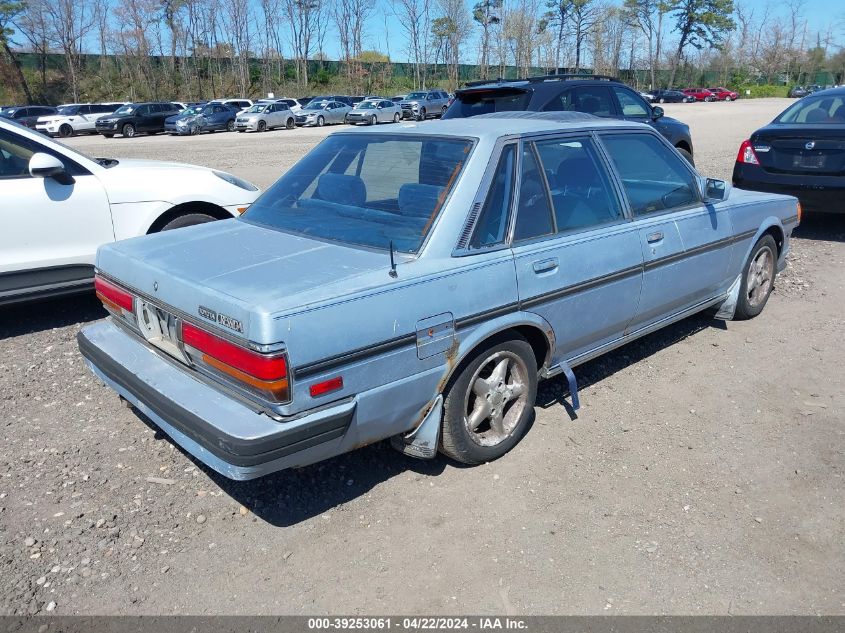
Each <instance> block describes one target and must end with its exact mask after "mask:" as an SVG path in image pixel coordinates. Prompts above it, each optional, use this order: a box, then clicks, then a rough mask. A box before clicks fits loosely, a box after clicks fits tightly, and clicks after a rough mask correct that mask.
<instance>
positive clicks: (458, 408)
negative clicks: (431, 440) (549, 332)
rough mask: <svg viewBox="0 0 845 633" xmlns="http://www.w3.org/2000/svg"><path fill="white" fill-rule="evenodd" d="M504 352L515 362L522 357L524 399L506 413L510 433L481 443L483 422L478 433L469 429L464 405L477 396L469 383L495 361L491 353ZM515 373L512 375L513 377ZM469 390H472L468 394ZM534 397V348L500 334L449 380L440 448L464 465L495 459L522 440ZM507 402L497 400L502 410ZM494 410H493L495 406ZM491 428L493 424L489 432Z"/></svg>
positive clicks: (532, 412) (521, 340)
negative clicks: (495, 439) (491, 441)
mask: <svg viewBox="0 0 845 633" xmlns="http://www.w3.org/2000/svg"><path fill="white" fill-rule="evenodd" d="M498 354H502V355H506V356H507V357H512V358H513V360H514V361H516V359H521V363H522V364H521V365H520V368H521V369H520V371H521V372H524V373H525V376H524V377H523V380H524V385H525V391H524V392H523V393H524V394H525V400H524V403H522V405H521V406H522V408H521V411H520V410H519V409H517V410H515V411H513V410H512V409H508V413H506V414H504V416H507V415H508V414H509V413H512V414H513V417H514V418H515V419H514V420H513V424H512V425H511V426H510V430H509V432H508V433H507V434H506V436H505V437H504V439H501V440H499V441H498V442H497V443H495V444H493V445H484V444H483V443H482V442H484V441H485V438H484V430H483V424H482V426H480V427H478V428H479V429H482V431H481V432H476V431H472V430H470V429H469V428H468V422H467V421H466V418H467V404H468V401H469V399H470V398H472V397H475V398H478V397H480V396H477V395H475V392H474V391H473V390H472V385H471V383H472V382H475V380H477V379H476V378H475V377H476V374H477V373H478V372H480V371H482V370H483V369H484V368H485V367H486V366H488V365H489V364H490V363H495V362H497V360H493V357H494V355H498ZM514 376H515V375H514V374H511V377H512V378H514ZM470 391H473V393H472V394H470ZM536 397H537V361H536V359H535V358H534V351H533V350H532V348H531V345H529V344H528V341H526V340H525V339H524V338H522V337H521V336H519V335H518V334H515V333H514V334H511V335H508V336H501V337H497V338H495V339H492V340H491V341H490V342H489V343H487V344H486V345H484V346H483V347H481V348H479V349H477V350H476V351H475V352H473V354H472V356H471V357H470V358H469V359H468V361H467V362H466V363H465V364H464V367H463V369H462V370H461V371H460V373H459V374H458V375H457V377H456V378H455V379H454V380H453V381H451V385H450V386H449V387H448V388H447V390H446V393H445V399H444V401H443V429H442V430H443V432H442V434H441V441H440V451H441V452H442V453H444V454H445V455H448V456H449V457H451V458H452V459H454V460H457V461H459V462H461V463H463V464H480V463H483V462H488V461H492V460H494V459H498V458H499V457H501V456H502V455H504V454H505V453H507V452H508V451H509V450H511V449H512V448H513V447H514V446H516V444H517V443H518V442H519V441H520V440H521V439H522V437H523V435H525V432H526V431H527V430H528V426H529V424H530V422H531V420H532V418H533V415H534V401H535V399H536ZM506 405H507V403H506V402H505V403H500V404H498V406H501V407H502V408H503V410H504V407H505V406H506ZM494 410H495V409H494ZM490 431H492V426H491V427H489V430H488V432H490Z"/></svg>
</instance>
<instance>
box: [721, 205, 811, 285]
mask: <svg viewBox="0 0 845 633" xmlns="http://www.w3.org/2000/svg"><path fill="white" fill-rule="evenodd" d="M722 204H727V205H729V207H728V208H729V213H730V216H731V222H732V223H733V228H734V236H735V237H736V239H737V241H736V243H735V244H734V247H733V253H732V257H731V265H730V276H731V278H732V279H733V278H735V277H736V276H737V275H739V274H740V272H741V271H742V268H743V266H744V265H745V262H746V260H747V259H748V256H749V255H750V254H751V249H752V248H753V247H754V245H755V244H756V243H757V241H758V240H759V239H760V238H761V237H762V236H763V234H764V233H766V232H772V233H774V234H775V235H776V236H779V237H781V238H782V239H781V240H778V239H777V237H776V241H779V244H778V246H779V257H778V264H779V268H780V267H782V265H783V264H784V262H785V260H786V256H787V254H788V252H789V240H790V236H791V235H792V231H793V229H794V228H795V227H796V226H797V225H798V200H797V198H794V197H793V196H782V195H778V194H767V193H757V192H751V191H745V190H742V189H732V190H731V193H730V197H729V198H728V200H727V201H725V202H724V203H722Z"/></svg>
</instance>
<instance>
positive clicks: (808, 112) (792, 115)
mask: <svg viewBox="0 0 845 633" xmlns="http://www.w3.org/2000/svg"><path fill="white" fill-rule="evenodd" d="M844 103H845V102H843V99H842V98H841V97H823V96H815V97H814V96H809V97H804V98H803V99H801V100H800V101H799V102H798V103H795V104H793V105H792V106H790V107H789V108H787V109H786V111H785V112H784V113H783V114H781V115H780V116H779V117H778V118H777V119H776V121H777V122H778V123H792V124H795V123H803V124H810V125H818V124H830V123H839V124H842V123H845V104H844Z"/></svg>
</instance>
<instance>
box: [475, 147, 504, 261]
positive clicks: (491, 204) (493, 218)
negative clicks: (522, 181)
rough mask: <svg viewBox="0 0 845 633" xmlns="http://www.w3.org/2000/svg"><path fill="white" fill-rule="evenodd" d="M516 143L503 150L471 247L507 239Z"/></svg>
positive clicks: (497, 242) (498, 242)
mask: <svg viewBox="0 0 845 633" xmlns="http://www.w3.org/2000/svg"><path fill="white" fill-rule="evenodd" d="M515 147H516V146H515V145H508V146H507V147H505V148H504V150H502V155H501V157H500V158H499V164H498V166H497V167H496V173H495V174H494V175H493V181H492V182H491V183H490V190H489V191H488V192H487V199H486V200H485V201H484V207H483V208H482V210H481V215H479V216H478V221H477V222H476V225H475V231H474V232H473V234H472V239H471V240H470V243H469V246H470V248H483V247H485V246H492V245H494V244H501V243H502V242H504V241H505V233H506V232H507V230H508V210H509V209H510V203H511V197H512V195H513V175H514V157H515V156H516V151H515Z"/></svg>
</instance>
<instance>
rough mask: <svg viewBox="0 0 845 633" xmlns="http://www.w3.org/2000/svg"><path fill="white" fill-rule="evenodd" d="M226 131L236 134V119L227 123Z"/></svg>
mask: <svg viewBox="0 0 845 633" xmlns="http://www.w3.org/2000/svg"><path fill="white" fill-rule="evenodd" d="M226 131H227V132H234V131H235V119H231V120H229V121H226Z"/></svg>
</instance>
